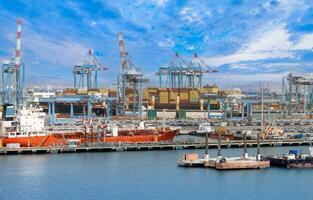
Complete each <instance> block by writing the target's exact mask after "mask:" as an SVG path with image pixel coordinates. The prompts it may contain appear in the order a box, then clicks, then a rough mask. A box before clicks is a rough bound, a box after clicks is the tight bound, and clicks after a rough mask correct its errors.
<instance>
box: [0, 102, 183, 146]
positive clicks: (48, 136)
mask: <svg viewBox="0 0 313 200" xmlns="http://www.w3.org/2000/svg"><path fill="white" fill-rule="evenodd" d="M9 111H10V106H4V110H3V116H2V121H1V131H2V141H3V145H4V146H8V145H10V144H12V145H13V144H14V145H15V146H20V147H47V146H65V145H68V144H69V141H71V142H73V141H75V143H76V144H77V145H80V144H85V143H93V142H101V143H104V142H105V143H153V142H156V143H158V142H170V141H172V140H173V138H174V137H175V136H176V135H177V134H178V132H179V129H174V128H173V129H172V128H159V129H157V128H154V129H152V128H149V127H145V126H144V123H143V122H141V123H140V126H139V127H132V128H126V129H125V128H120V127H118V126H116V125H115V124H109V123H105V124H100V125H97V127H95V128H94V127H92V126H87V125H84V126H83V127H82V128H81V129H79V130H77V131H66V132H58V131H48V130H47V128H46V126H45V119H46V114H45V113H44V112H43V111H42V110H41V109H35V108H29V109H22V110H20V111H19V112H18V113H17V114H12V113H13V112H12V111H10V112H9ZM14 145H13V146H14Z"/></svg>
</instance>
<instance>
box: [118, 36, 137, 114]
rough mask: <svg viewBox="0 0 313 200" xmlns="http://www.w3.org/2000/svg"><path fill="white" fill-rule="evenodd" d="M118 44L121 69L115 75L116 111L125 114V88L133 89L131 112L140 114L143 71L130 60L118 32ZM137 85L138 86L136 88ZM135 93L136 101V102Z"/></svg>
mask: <svg viewBox="0 0 313 200" xmlns="http://www.w3.org/2000/svg"><path fill="white" fill-rule="evenodd" d="M118 45H119V48H120V56H121V70H120V72H119V73H118V77H117V99H118V103H117V109H116V110H117V113H119V112H121V113H120V114H126V101H127V98H126V97H127V89H132V90H133V98H132V99H133V105H132V109H131V111H132V113H134V114H139V115H141V113H142V83H143V73H142V70H141V68H138V67H136V66H135V65H134V63H133V62H132V59H131V58H130V57H129V55H128V53H127V52H126V50H125V45H124V40H123V34H122V32H119V33H118ZM138 87H139V88H138ZM137 93H138V94H139V96H138V102H137Z"/></svg>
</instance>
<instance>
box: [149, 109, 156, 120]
mask: <svg viewBox="0 0 313 200" xmlns="http://www.w3.org/2000/svg"><path fill="white" fill-rule="evenodd" d="M147 116H148V120H156V119H157V111H156V110H147Z"/></svg>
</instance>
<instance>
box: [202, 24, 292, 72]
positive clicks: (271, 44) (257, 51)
mask: <svg viewBox="0 0 313 200" xmlns="http://www.w3.org/2000/svg"><path fill="white" fill-rule="evenodd" d="M289 38H290V34H289V32H288V31H287V30H286V28H285V25H282V24H278V25H273V24H270V25H266V26H264V27H262V28H260V29H259V30H257V33H254V34H253V35H252V37H251V38H250V39H249V40H248V41H247V42H246V44H244V45H242V47H241V48H240V49H239V50H238V51H236V52H235V53H234V54H230V55H226V56H217V57H212V58H208V59H206V60H207V62H208V63H209V64H210V65H214V66H219V65H223V64H228V63H236V62H240V61H254V60H261V59H269V58H292V57H293V56H294V55H293V53H292V52H291V50H292V48H293V44H292V42H290V40H289Z"/></svg>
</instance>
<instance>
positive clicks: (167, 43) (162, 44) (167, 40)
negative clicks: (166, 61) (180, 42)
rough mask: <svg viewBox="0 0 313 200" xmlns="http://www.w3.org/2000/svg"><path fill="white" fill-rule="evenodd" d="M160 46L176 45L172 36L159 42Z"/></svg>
mask: <svg viewBox="0 0 313 200" xmlns="http://www.w3.org/2000/svg"><path fill="white" fill-rule="evenodd" d="M158 46H159V47H173V46H174V41H173V40H172V39H171V38H167V39H166V40H164V41H159V42H158Z"/></svg>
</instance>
